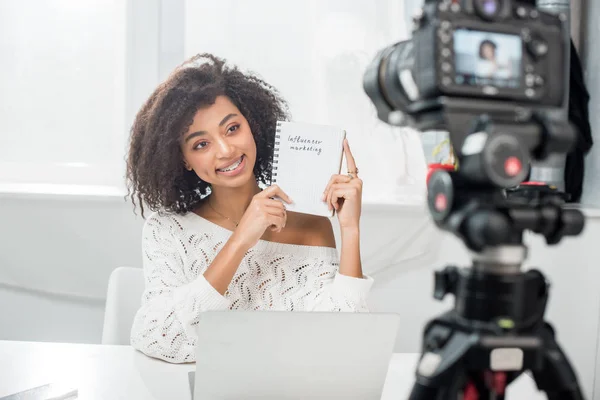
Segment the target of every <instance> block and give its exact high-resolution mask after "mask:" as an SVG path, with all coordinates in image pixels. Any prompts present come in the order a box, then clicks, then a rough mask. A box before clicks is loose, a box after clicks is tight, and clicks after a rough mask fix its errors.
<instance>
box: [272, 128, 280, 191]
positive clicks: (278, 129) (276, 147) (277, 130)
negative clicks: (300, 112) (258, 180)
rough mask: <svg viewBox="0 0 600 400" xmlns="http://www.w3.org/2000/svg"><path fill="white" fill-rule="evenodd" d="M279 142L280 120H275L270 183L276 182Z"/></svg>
mask: <svg viewBox="0 0 600 400" xmlns="http://www.w3.org/2000/svg"><path fill="white" fill-rule="evenodd" d="M280 143H281V121H277V126H276V128H275V146H274V149H273V170H272V172H271V184H272V185H275V184H276V183H277V167H278V164H279V145H280Z"/></svg>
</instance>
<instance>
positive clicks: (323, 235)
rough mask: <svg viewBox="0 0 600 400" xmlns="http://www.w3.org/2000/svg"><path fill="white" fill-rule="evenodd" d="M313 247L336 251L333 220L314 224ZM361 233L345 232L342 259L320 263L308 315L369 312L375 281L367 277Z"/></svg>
mask: <svg viewBox="0 0 600 400" xmlns="http://www.w3.org/2000/svg"><path fill="white" fill-rule="evenodd" d="M311 231H312V232H311V237H312V238H313V240H312V241H311V242H312V244H313V245H316V246H324V247H330V248H336V242H335V236H334V233H333V227H332V225H331V221H330V220H329V218H325V217H323V218H320V219H318V220H317V221H315V223H314V224H312V229H311ZM359 234H360V233H359V232H358V230H356V231H353V230H346V231H342V233H341V237H342V245H341V257H340V259H339V263H338V260H337V259H334V258H332V259H327V260H319V261H318V262H316V263H315V264H314V265H315V266H314V268H313V269H312V270H311V272H310V275H309V280H308V281H309V283H308V289H309V292H310V293H311V296H310V297H309V298H307V301H306V302H305V309H306V310H307V311H349V312H366V311H369V307H368V304H367V298H368V295H369V292H370V290H371V286H372V285H373V278H371V277H369V276H365V275H363V272H362V265H361V259H360V238H359Z"/></svg>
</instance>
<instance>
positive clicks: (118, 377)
mask: <svg viewBox="0 0 600 400" xmlns="http://www.w3.org/2000/svg"><path fill="white" fill-rule="evenodd" d="M418 356H419V355H418V354H415V353H408V354H394V356H393V358H392V360H391V362H390V368H389V370H388V375H387V379H386V384H385V387H384V391H383V396H382V399H384V400H392V399H393V400H398V399H406V398H408V395H409V393H410V390H411V388H412V384H413V380H414V371H415V365H416V362H417V360H418ZM194 367H195V364H179V365H178V364H169V363H166V362H163V361H160V360H155V359H151V358H148V357H146V356H145V355H143V354H141V353H139V352H137V351H135V350H134V349H133V348H132V347H130V346H106V345H84V344H62V343H37V342H13V341H0V397H3V396H7V395H9V394H13V393H16V392H19V391H23V390H27V389H31V388H34V387H38V386H42V385H46V384H48V383H53V382H64V383H68V384H71V385H72V386H74V387H76V388H78V390H79V397H78V398H80V399H86V400H87V399H92V400H96V399H106V400H117V399H124V400H125V399H127V400H137V399H140V400H141V399H144V400H152V399H155V400H159V399H168V400H172V399H177V400H188V399H190V400H191V398H192V396H191V393H190V386H189V380H188V372H189V371H193V370H194ZM507 394H508V396H507V400H511V399H527V400H536V399H545V398H546V396H545V395H544V394H543V393H540V392H538V391H537V388H536V387H535V383H534V382H533V381H532V380H531V379H530V378H529V377H528V376H526V375H522V376H521V377H520V378H519V379H518V380H516V381H515V382H513V384H512V385H511V386H510V387H509V390H508V393H507Z"/></svg>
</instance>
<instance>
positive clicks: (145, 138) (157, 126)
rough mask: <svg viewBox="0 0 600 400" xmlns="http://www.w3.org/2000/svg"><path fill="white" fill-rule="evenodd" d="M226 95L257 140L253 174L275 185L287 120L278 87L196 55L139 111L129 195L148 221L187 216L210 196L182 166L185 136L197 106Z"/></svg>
mask: <svg viewBox="0 0 600 400" xmlns="http://www.w3.org/2000/svg"><path fill="white" fill-rule="evenodd" d="M221 95H224V96H227V97H228V98H229V99H230V100H231V102H232V103H233V104H235V106H236V107H237V108H238V109H239V110H240V112H241V113H242V114H243V115H244V117H245V118H246V120H247V121H248V124H249V125H250V129H251V130H252V134H253V136H254V141H255V142H256V150H257V151H256V153H257V154H256V163H255V165H254V175H255V177H256V180H257V182H263V183H265V184H267V183H268V182H270V181H271V167H272V157H271V156H272V152H273V144H274V130H275V125H276V122H277V121H278V120H288V119H289V111H288V105H287V103H286V102H285V100H283V98H282V97H281V96H280V94H279V92H278V91H277V89H275V88H274V87H273V86H271V85H269V84H268V83H266V82H265V81H263V80H262V79H261V78H259V77H258V76H256V75H255V74H253V73H243V72H242V71H240V70H239V69H238V68H237V67H235V66H230V65H227V62H226V60H224V59H222V58H219V57H216V56H214V55H212V54H208V53H203V54H198V55H196V56H194V57H192V58H190V59H188V60H187V61H185V62H184V63H183V64H181V65H180V66H178V67H177V68H176V69H175V71H173V72H172V73H171V75H170V76H169V77H168V78H167V80H166V81H165V82H163V83H161V84H160V85H159V86H158V88H156V90H155V91H154V92H153V93H152V95H151V96H150V98H149V99H148V100H147V101H146V103H145V104H144V105H143V106H142V108H141V109H140V110H139V112H138V114H137V115H136V118H135V121H134V123H133V126H132V128H131V137H130V147H129V154H128V157H127V176H126V178H127V188H128V192H127V196H126V197H131V202H132V203H133V206H134V212H135V208H136V200H137V202H138V203H139V206H140V208H141V214H142V217H144V203H145V205H146V206H147V207H148V208H149V209H150V210H152V211H160V212H174V213H177V214H185V213H187V212H189V211H192V210H193V209H194V208H195V207H196V206H197V205H198V203H199V202H200V201H201V200H202V199H203V198H204V197H205V196H206V195H207V194H208V193H209V190H210V185H209V184H208V183H207V182H204V181H203V180H201V179H200V178H199V177H198V176H197V175H196V173H195V172H194V171H188V170H187V169H186V168H185V166H184V161H183V154H182V152H181V147H180V143H181V141H180V140H181V137H182V135H183V134H185V132H186V131H187V130H188V129H189V127H190V125H191V124H192V122H193V118H194V115H195V114H196V112H197V111H198V109H199V108H201V107H204V106H208V105H211V104H214V102H215V100H216V98H217V96H221Z"/></svg>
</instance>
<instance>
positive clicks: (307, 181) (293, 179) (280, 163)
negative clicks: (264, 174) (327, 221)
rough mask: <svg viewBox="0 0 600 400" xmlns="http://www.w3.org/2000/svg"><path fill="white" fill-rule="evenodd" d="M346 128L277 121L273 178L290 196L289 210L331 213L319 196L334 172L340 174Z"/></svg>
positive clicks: (316, 213)
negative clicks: (291, 201)
mask: <svg viewBox="0 0 600 400" xmlns="http://www.w3.org/2000/svg"><path fill="white" fill-rule="evenodd" d="M345 137H346V131H345V130H343V129H341V128H338V127H335V126H329V125H319V124H311V123H305V122H288V121H278V122H277V127H276V132H275V150H274V153H273V178H272V181H271V183H272V184H276V185H278V186H279V187H281V189H282V190H283V191H284V192H285V193H287V195H288V196H290V197H291V198H292V200H293V201H294V204H287V203H285V204H286V208H287V209H288V210H290V211H295V212H300V213H305V214H313V215H321V216H328V217H329V216H333V213H334V212H333V211H329V210H328V209H327V204H326V203H324V202H323V201H321V195H322V194H323V191H324V190H325V187H326V186H327V183H329V179H330V178H331V176H332V175H334V174H339V173H340V170H341V166H342V156H343V152H344V148H343V142H344V138H345Z"/></svg>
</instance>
